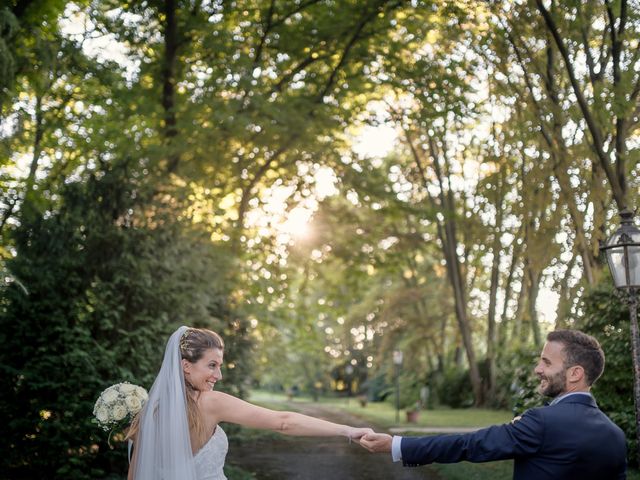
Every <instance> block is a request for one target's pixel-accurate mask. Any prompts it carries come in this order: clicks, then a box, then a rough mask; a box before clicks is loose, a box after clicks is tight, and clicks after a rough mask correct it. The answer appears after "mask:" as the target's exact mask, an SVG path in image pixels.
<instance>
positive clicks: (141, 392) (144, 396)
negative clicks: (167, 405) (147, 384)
mask: <svg viewBox="0 0 640 480" xmlns="http://www.w3.org/2000/svg"><path fill="white" fill-rule="evenodd" d="M135 394H136V397H138V398H139V399H140V400H142V402H143V403H144V402H146V401H147V399H148V398H149V394H148V393H147V391H146V390H145V389H144V388H142V387H136V389H135Z"/></svg>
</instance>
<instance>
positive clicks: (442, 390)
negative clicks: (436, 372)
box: [436, 368, 473, 408]
mask: <svg viewBox="0 0 640 480" xmlns="http://www.w3.org/2000/svg"><path fill="white" fill-rule="evenodd" d="M436 385H437V387H436V395H437V397H438V401H439V403H440V404H442V405H448V406H450V407H452V408H466V407H470V406H472V405H473V390H472V389H471V381H470V380H469V371H468V370H466V369H460V368H449V369H447V370H446V371H445V372H444V374H443V375H442V378H441V379H440V380H439V381H438V383H437V384H436Z"/></svg>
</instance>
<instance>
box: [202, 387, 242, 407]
mask: <svg viewBox="0 0 640 480" xmlns="http://www.w3.org/2000/svg"><path fill="white" fill-rule="evenodd" d="M238 401H239V400H238V399H237V398H236V397H234V396H233V395H229V394H227V393H223V392H216V391H210V392H202V394H200V405H202V408H204V409H205V410H206V411H210V410H213V411H216V410H219V409H220V407H222V406H225V405H229V404H233V403H235V402H238Z"/></svg>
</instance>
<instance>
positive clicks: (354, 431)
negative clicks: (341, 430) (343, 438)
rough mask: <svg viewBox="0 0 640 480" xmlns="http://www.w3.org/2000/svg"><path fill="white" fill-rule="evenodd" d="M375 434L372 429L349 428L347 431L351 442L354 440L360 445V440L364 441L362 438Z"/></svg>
mask: <svg viewBox="0 0 640 480" xmlns="http://www.w3.org/2000/svg"><path fill="white" fill-rule="evenodd" d="M373 433H375V432H374V431H373V430H372V429H370V428H356V427H349V428H348V430H347V437H349V441H352V440H354V441H356V442H358V443H360V439H362V437H364V436H365V435H370V434H373Z"/></svg>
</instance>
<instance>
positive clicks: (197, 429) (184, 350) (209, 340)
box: [126, 328, 224, 440]
mask: <svg viewBox="0 0 640 480" xmlns="http://www.w3.org/2000/svg"><path fill="white" fill-rule="evenodd" d="M214 348H217V349H220V350H224V341H223V340H222V337H220V335H218V334H217V333H216V332H213V331H211V330H207V329H206V328H189V329H187V330H186V331H185V332H184V333H183V334H182V338H180V357H181V358H182V359H183V360H187V361H188V362H190V363H196V362H197V361H198V360H200V359H201V358H202V356H203V355H204V354H205V352H206V351H207V350H211V349H214ZM185 388H186V391H187V419H188V422H189V431H190V432H191V433H192V434H195V437H196V438H198V439H200V440H205V439H206V438H207V436H209V435H210V434H211V432H207V431H205V425H204V423H203V422H202V418H201V415H200V410H199V409H198V404H197V403H196V398H197V395H195V396H194V395H191V393H193V392H195V389H194V388H193V386H192V385H191V384H190V383H189V382H188V381H187V380H186V379H185ZM196 393H197V392H196ZM194 397H195V398H194ZM140 413H142V412H140ZM140 413H138V415H136V417H135V418H134V419H133V421H132V422H131V426H130V427H129V431H128V432H127V436H126V439H127V440H129V439H131V440H135V437H136V435H137V433H138V430H139V428H140V425H139V424H140Z"/></svg>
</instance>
